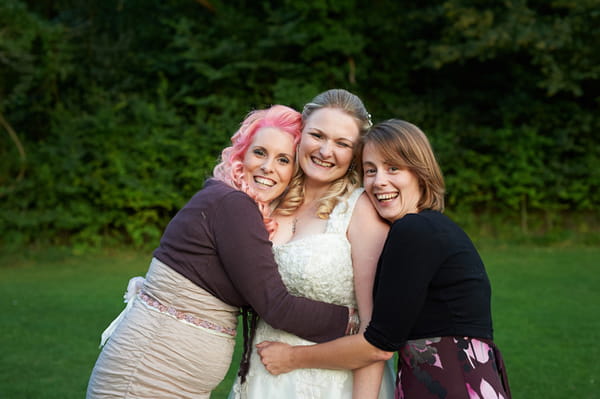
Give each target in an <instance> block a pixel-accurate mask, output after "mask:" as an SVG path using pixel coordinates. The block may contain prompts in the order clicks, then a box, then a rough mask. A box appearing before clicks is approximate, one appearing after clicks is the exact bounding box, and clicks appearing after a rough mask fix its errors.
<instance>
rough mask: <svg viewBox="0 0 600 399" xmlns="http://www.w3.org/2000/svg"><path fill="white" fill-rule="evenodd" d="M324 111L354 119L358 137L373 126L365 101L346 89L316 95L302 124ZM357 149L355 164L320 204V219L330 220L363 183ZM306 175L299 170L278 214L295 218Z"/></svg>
mask: <svg viewBox="0 0 600 399" xmlns="http://www.w3.org/2000/svg"><path fill="white" fill-rule="evenodd" d="M322 108H335V109H339V110H341V111H343V112H344V113H346V114H347V115H349V116H351V117H352V118H353V119H354V120H355V121H356V124H357V126H358V129H359V137H362V136H364V134H365V133H366V132H367V131H368V129H369V128H370V127H371V126H372V123H371V115H370V114H369V113H368V112H367V109H366V108H365V105H364V104H363V102H362V100H361V99H360V98H359V97H358V96H356V95H355V94H352V93H350V92H349V91H347V90H344V89H331V90H327V91H325V92H323V93H321V94H319V95H317V96H316V97H315V98H313V100H312V101H311V102H309V103H307V104H306V105H305V106H304V109H303V110H302V122H303V124H306V121H307V120H308V118H310V116H311V115H312V114H313V113H314V112H315V111H317V110H319V109H322ZM356 147H358V146H355V148H354V153H353V156H352V162H351V163H350V167H349V168H348V172H347V173H346V174H345V175H344V176H342V177H340V178H339V179H337V180H335V181H334V182H332V183H331V185H330V186H329V189H328V190H327V192H326V193H325V195H324V196H323V197H322V198H321V199H320V200H319V202H318V205H317V216H318V217H319V218H321V219H329V214H330V213H331V212H332V211H333V208H335V206H336V205H337V204H338V203H339V202H340V201H341V200H345V199H346V198H347V196H348V195H349V194H350V193H351V192H352V191H354V189H356V188H357V187H359V186H360V184H361V179H360V174H359V168H358V162H359V155H360V154H359V153H358V151H357V149H356ZM305 178H306V176H305V174H304V172H303V171H302V169H301V168H299V167H298V169H297V171H296V173H295V175H294V177H293V178H292V181H291V182H290V185H289V186H288V191H287V193H286V194H285V196H284V197H283V198H282V199H281V201H280V203H279V205H278V207H277V209H276V210H275V212H276V213H278V214H280V215H283V216H289V215H292V214H293V213H294V212H295V211H296V210H297V209H298V208H299V207H300V205H302V203H303V202H304V196H305V191H304V180H305Z"/></svg>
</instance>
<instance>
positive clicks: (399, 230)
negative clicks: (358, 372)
mask: <svg viewBox="0 0 600 399" xmlns="http://www.w3.org/2000/svg"><path fill="white" fill-rule="evenodd" d="M441 263H442V250H441V245H440V243H439V240H438V239H437V237H436V235H435V233H434V229H433V227H432V226H431V225H430V224H429V221H428V220H426V219H425V218H423V217H421V216H419V214H409V215H406V216H404V217H403V218H402V219H399V220H398V221H396V222H395V223H394V224H393V225H392V228H391V230H390V233H389V235H388V238H387V240H386V243H385V246H384V249H383V252H382V254H381V258H380V260H379V265H378V271H377V276H376V283H375V288H374V302H373V316H372V318H371V322H370V324H369V326H368V327H367V330H366V331H365V338H366V339H367V341H369V342H370V343H371V344H372V345H374V346H376V347H378V348H380V349H382V350H386V351H390V352H391V351H397V350H398V349H400V348H401V347H402V346H403V345H404V343H405V342H406V340H407V338H408V336H409V334H410V331H411V329H412V327H413V325H414V324H415V321H416V319H417V317H418V316H419V313H420V312H421V309H422V308H423V305H424V303H425V299H426V297H427V294H428V287H429V284H430V282H431V280H432V278H433V276H434V275H435V273H436V272H437V270H438V269H439V267H440V265H441Z"/></svg>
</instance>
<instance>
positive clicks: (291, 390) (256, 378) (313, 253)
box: [229, 189, 394, 399]
mask: <svg viewBox="0 0 600 399" xmlns="http://www.w3.org/2000/svg"><path fill="white" fill-rule="evenodd" d="M362 192H363V190H362V189H357V190H355V191H354V192H353V193H352V194H351V195H350V197H349V198H348V200H347V201H346V202H343V201H342V202H341V203H340V204H338V205H337V206H336V207H335V209H334V210H333V212H332V213H331V215H330V218H329V220H328V223H327V228H326V231H325V233H322V234H315V235H311V236H307V237H304V238H301V239H297V240H292V241H290V242H288V243H285V244H282V245H277V246H274V248H273V252H274V253H275V259H276V260H277V264H278V265H279V272H280V273H281V276H282V278H283V281H284V283H285V285H286V286H287V288H288V290H289V291H290V293H292V294H293V295H297V296H303V297H307V298H311V299H315V300H317V301H323V302H330V303H335V304H338V305H344V306H353V307H356V299H355V297H354V280H353V271H352V258H351V252H350V243H349V242H348V239H347V237H346V230H347V228H348V224H349V222H350V218H351V216H352V211H353V209H354V206H355V204H356V201H357V199H358V197H359V196H360V194H361V193H362ZM262 341H279V342H286V343H288V344H291V345H310V344H313V342H311V341H307V340H305V339H302V338H300V337H297V336H295V335H293V334H290V333H288V332H285V331H282V330H277V329H274V328H272V327H271V326H269V325H268V324H266V323H265V322H264V321H262V320H260V321H259V323H258V327H257V331H256V335H255V338H254V342H253V346H252V354H251V358H250V370H249V372H248V375H247V377H246V382H245V383H244V384H243V385H242V384H240V380H239V377H238V378H237V380H236V382H235V384H234V386H233V388H232V391H231V393H230V395H229V399H266V398H282V399H308V398H310V399H318V398H322V399H336V398H337V399H350V398H352V380H353V377H352V372H351V371H346V370H342V371H337V370H323V369H299V370H295V371H292V372H290V373H287V374H281V375H278V376H273V375H271V374H269V372H268V371H267V370H266V369H265V368H264V366H263V364H262V363H261V361H260V357H259V356H258V353H257V352H256V348H255V347H254V345H256V344H257V343H259V342H262ZM393 395H394V376H393V371H392V363H391V361H390V362H388V364H387V365H386V370H385V373H384V377H383V384H382V389H381V391H380V395H379V398H380V399H387V398H392V397H393Z"/></svg>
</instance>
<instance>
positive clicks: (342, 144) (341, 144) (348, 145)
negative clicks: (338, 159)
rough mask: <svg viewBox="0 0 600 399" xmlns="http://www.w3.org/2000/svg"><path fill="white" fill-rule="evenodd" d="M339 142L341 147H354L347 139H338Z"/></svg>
mask: <svg viewBox="0 0 600 399" xmlns="http://www.w3.org/2000/svg"><path fill="white" fill-rule="evenodd" d="M337 144H338V145H339V146H340V147H343V148H352V145H351V144H350V143H347V142H345V141H338V143H337Z"/></svg>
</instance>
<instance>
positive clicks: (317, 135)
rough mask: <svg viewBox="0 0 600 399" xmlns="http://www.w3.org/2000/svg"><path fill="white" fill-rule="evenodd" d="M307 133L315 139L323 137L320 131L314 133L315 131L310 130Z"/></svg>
mask: <svg viewBox="0 0 600 399" xmlns="http://www.w3.org/2000/svg"><path fill="white" fill-rule="evenodd" d="M309 135H311V136H312V137H314V138H316V139H320V138H321V137H323V136H322V135H321V133H316V132H310V133H309Z"/></svg>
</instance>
